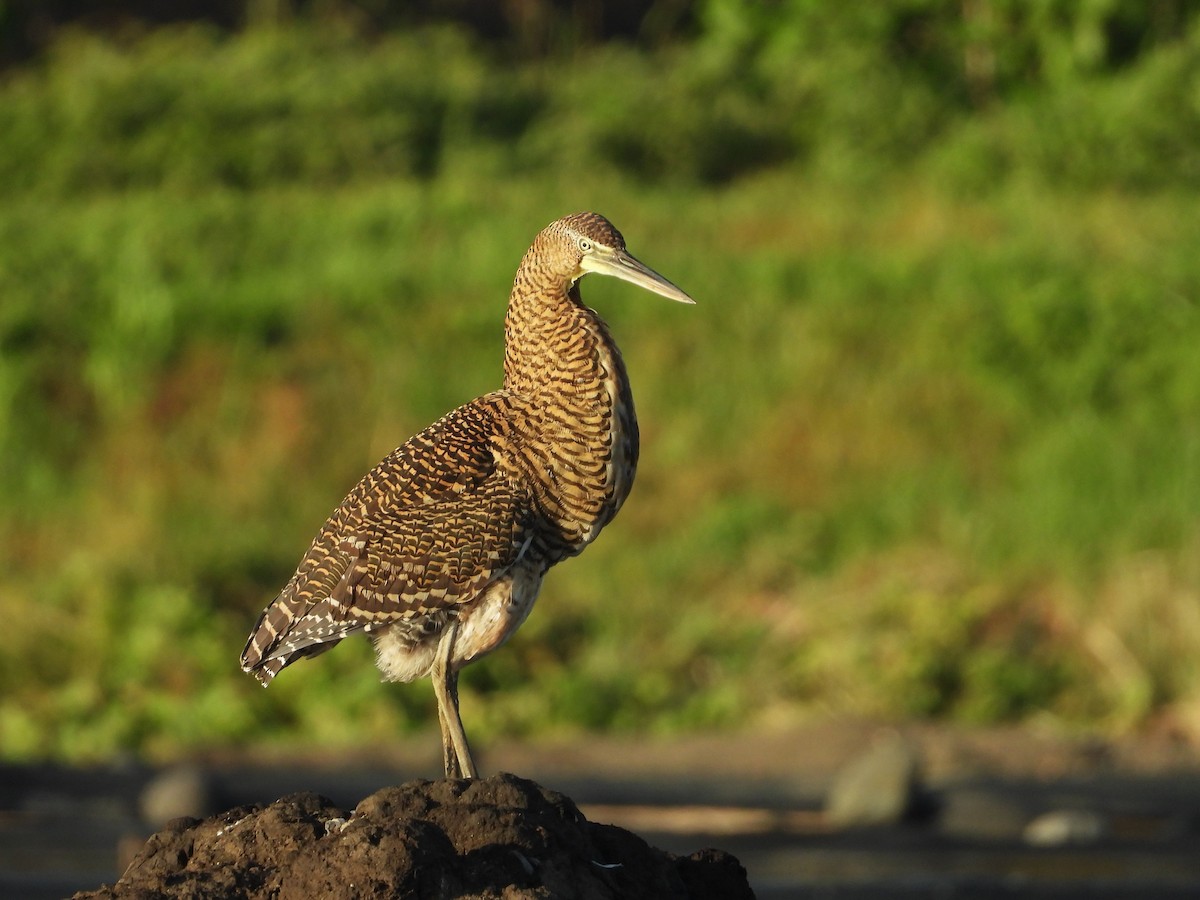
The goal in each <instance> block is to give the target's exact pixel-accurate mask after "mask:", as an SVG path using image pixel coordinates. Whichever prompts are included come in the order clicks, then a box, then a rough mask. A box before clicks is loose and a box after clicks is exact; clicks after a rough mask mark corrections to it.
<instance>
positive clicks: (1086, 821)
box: [1024, 809, 1108, 847]
mask: <svg viewBox="0 0 1200 900" xmlns="http://www.w3.org/2000/svg"><path fill="white" fill-rule="evenodd" d="M1107 831H1108V825H1107V823H1106V822H1105V821H1104V817H1103V816H1101V815H1100V814H1099V813H1097V812H1093V811H1092V810H1089V809H1052V810H1050V811H1049V812H1045V813H1042V814H1041V815H1040V816H1038V817H1037V818H1036V819H1034V820H1033V821H1032V822H1030V823H1029V824H1028V825H1027V826H1025V833H1024V838H1025V843H1027V844H1032V845H1033V846H1034V847H1080V846H1087V845H1089V844H1094V843H1096V842H1097V841H1099V840H1100V839H1101V838H1102V837H1104V835H1105V833H1106V832H1107Z"/></svg>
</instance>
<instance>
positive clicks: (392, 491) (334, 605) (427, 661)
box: [242, 213, 693, 778]
mask: <svg viewBox="0 0 1200 900" xmlns="http://www.w3.org/2000/svg"><path fill="white" fill-rule="evenodd" d="M589 272H596V273H599V274H604V275H613V276H615V277H617V278H621V279H623V280H625V281H629V282H631V283H633V284H636V285H638V286H640V287H643V288H646V289H647V290H650V291H653V292H654V293H657V294H660V295H662V296H664V297H668V298H670V299H672V300H678V301H680V302H683V303H691V302H693V301H692V300H691V298H690V297H688V296H687V295H686V294H685V293H683V291H681V290H680V289H679V288H677V287H675V285H673V284H671V283H670V282H669V281H667V280H666V279H665V278H663V277H662V276H660V275H658V274H657V273H655V272H653V271H652V270H650V269H648V268H646V267H645V266H644V265H642V264H641V263H640V262H638V261H637V260H636V259H634V258H633V257H632V256H630V255H629V253H628V252H627V251H626V250H625V241H624V239H623V238H622V237H621V234H620V233H619V232H618V231H617V230H616V229H615V228H613V226H612V225H611V224H610V223H609V222H608V220H607V219H605V218H604V217H603V216H600V215H598V214H596V213H578V214H576V215H572V216H567V217H565V218H562V219H559V220H558V221H557V222H554V223H552V224H550V225H549V226H547V227H546V228H545V229H543V230H542V232H541V233H540V234H538V236H537V238H536V239H535V240H534V242H533V245H532V246H531V247H530V248H529V251H528V252H527V253H526V254H525V258H524V259H523V260H522V261H521V265H520V268H518V269H517V275H516V278H515V279H514V281H513V288H512V293H511V294H510V296H509V302H508V315H507V316H506V318H505V323H504V335H505V346H504V387H503V388H502V389H501V390H498V391H494V392H493V393H490V394H485V395H484V396H482V397H478V398H476V399H475V400H472V401H471V402H470V403H467V404H464V405H463V406H460V407H459V408H458V409H456V410H454V411H453V412H451V413H448V414H447V415H446V416H443V417H442V418H441V419H440V420H438V421H437V422H435V423H434V424H432V425H430V426H429V427H428V428H426V429H425V430H424V431H422V432H421V433H420V434H418V435H416V436H415V437H413V438H411V439H409V440H408V441H407V442H406V443H405V444H404V445H403V446H401V447H398V448H396V450H394V451H392V453H391V454H389V455H388V456H387V458H385V459H384V460H383V462H381V463H380V464H379V465H377V466H376V467H375V468H374V469H372V470H371V471H370V472H369V473H367V475H366V476H365V477H364V478H363V479H362V481H360V482H359V483H358V485H357V486H356V487H355V488H354V490H352V491H351V492H350V494H349V496H347V497H346V499H345V500H343V501H342V504H341V506H339V507H338V508H337V509H336V510H335V511H334V513H333V515H332V516H330V518H329V521H327V522H326V523H325V525H324V527H323V528H322V529H321V531H320V532H319V533H318V534H317V537H316V539H315V540H314V541H313V543H312V546H311V547H310V548H309V550H308V553H306V554H305V556H304V558H303V559H302V560H301V561H300V566H299V568H297V569H296V573H295V574H294V575H293V576H292V579H291V581H289V582H288V584H287V586H286V587H285V588H284V589H283V591H282V592H281V593H280V594H279V596H278V597H276V598H275V600H274V601H273V602H272V603H271V605H270V606H268V607H267V608H266V609H265V610H263V613H262V615H261V616H260V617H259V620H258V623H257V624H256V625H255V627H254V631H253V632H251V634H250V638H249V640H248V641H247V642H246V647H245V649H244V650H243V651H242V668H243V669H244V670H245V671H247V672H250V673H252V674H253V675H254V676H255V677H256V678H258V680H259V681H261V682H262V683H263V685H264V686H265V685H268V684H270V683H271V679H272V678H274V677H275V676H276V675H278V674H279V672H280V670H281V669H283V668H284V667H286V666H288V665H290V664H291V663H293V662H295V661H296V660H298V659H302V658H304V657H306V656H315V655H316V654H318V653H323V652H325V651H326V650H329V649H330V648H332V647H333V646H334V645H335V644H337V642H338V641H340V640H341V639H342V638H344V637H348V636H349V635H352V634H355V633H357V632H364V633H366V634H369V635H370V636H371V638H372V640H373V641H374V643H375V650H376V658H377V662H378V665H379V668H380V670H381V671H382V672H383V676H384V679H385V680H387V681H412V680H413V679H416V678H421V677H423V676H425V675H431V676H432V678H433V683H434V690H435V693H436V694H437V700H438V717H439V720H440V722H441V729H442V748H443V756H444V761H445V766H446V775H447V776H448V777H469V778H473V777H475V775H476V769H475V765H474V762H473V761H472V759H471V753H470V749H469V747H468V745H467V740H466V734H465V733H464V731H463V727H462V720H461V719H460V717H459V712H458V690H457V683H458V671H459V670H460V669H461V668H462V667H463V666H464V665H466V664H467V663H469V662H472V661H474V660H476V659H479V658H480V657H482V656H483V655H485V654H487V653H489V652H491V651H492V650H494V649H496V648H497V647H498V646H500V644H502V643H503V642H504V641H505V640H506V639H507V638H508V636H509V635H511V634H512V633H513V632H514V631H515V630H516V629H517V628H518V627H519V626H520V624H521V623H522V622H523V621H524V620H525V617H526V616H527V615H528V614H529V610H530V609H531V608H532V607H533V603H534V601H535V600H536V599H537V594H538V589H539V588H540V586H541V582H542V576H543V575H545V573H546V570H547V569H549V568H550V567H551V566H552V565H554V564H555V563H557V562H559V561H561V560H563V559H566V558H567V557H570V556H575V555H576V554H578V553H579V552H581V551H582V550H583V548H584V547H586V546H587V545H588V544H589V543H591V541H592V540H593V539H594V538H595V537H596V535H597V534H599V533H600V530H601V529H602V528H603V527H604V526H605V525H607V524H608V523H609V522H610V521H611V520H612V518H613V516H615V515H616V513H617V510H619V509H620V508H621V504H622V503H624V502H625V498H626V497H627V496H628V494H629V489H630V487H631V486H632V484H633V476H634V472H635V470H636V468H637V460H638V427H637V418H636V416H635V415H634V410H633V396H632V394H631V393H630V390H629V382H628V379H627V378H626V375H625V365H624V363H623V362H622V360H621V353H620V351H619V350H618V349H617V345H616V344H615V343H614V342H613V339H612V337H611V336H610V335H609V333H608V328H607V326H605V324H604V322H603V321H602V320H601V319H600V317H599V316H598V315H597V314H596V313H595V312H594V311H593V310H591V309H589V308H587V307H586V306H584V305H583V301H582V300H581V299H580V295H579V285H578V281H579V279H580V278H581V277H583V276H584V275H586V274H588V273H589Z"/></svg>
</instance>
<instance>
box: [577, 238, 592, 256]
mask: <svg viewBox="0 0 1200 900" xmlns="http://www.w3.org/2000/svg"><path fill="white" fill-rule="evenodd" d="M579 249H580V250H582V251H583V252H584V253H587V252H588V251H590V250H591V249H592V242H591V241H589V240H588V239H587V238H580V239H579Z"/></svg>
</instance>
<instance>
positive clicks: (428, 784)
mask: <svg viewBox="0 0 1200 900" xmlns="http://www.w3.org/2000/svg"><path fill="white" fill-rule="evenodd" d="M75 896H76V900H83V898H98V900H99V898H104V900H108V898H112V900H116V898H143V897H156V898H157V897H165V898H173V897H179V898H183V897H186V898H189V900H203V898H214V900H215V898H244V900H258V898H268V897H270V898H278V900H291V898H295V900H299V898H307V897H330V898H358V897H423V898H424V897H429V898H438V897H447V898H449V897H455V898H479V900H484V898H487V900H493V898H495V900H499V898H502V897H503V898H504V900H519V898H559V897H562V898H578V900H608V898H614V900H615V898H642V897H644V898H652V897H653V898H660V897H661V898H680V900H688V898H692V900H702V898H714V900H715V898H718V897H719V898H731V900H737V898H752V897H753V896H754V895H753V893H752V892H751V890H750V887H749V884H748V882H747V880H746V871H745V869H743V868H742V866H741V864H740V863H739V862H738V861H737V860H736V859H735V858H734V857H732V856H730V855H729V854H728V853H725V852H723V851H720V850H705V851H700V852H697V853H694V854H692V855H691V856H689V857H676V856H672V855H671V854H669V853H666V852H664V851H662V850H657V849H655V848H654V847H651V846H650V845H649V844H647V843H646V842H645V841H643V840H642V839H641V838H640V837H638V836H637V835H634V834H632V833H630V832H628V831H625V830H624V829H621V828H617V827H615V826H611V825H599V824H596V823H593V822H589V821H587V819H585V818H584V816H583V815H582V814H581V813H580V812H579V810H578V808H577V807H576V806H575V804H574V803H573V802H572V801H571V800H570V799H568V798H567V797H564V796H563V795H561V794H558V793H555V792H554V791H549V790H546V789H545V788H541V787H539V786H538V785H536V784H534V783H533V782H531V781H526V780H524V779H521V778H517V777H515V776H513V775H497V776H494V777H492V778H487V779H484V780H474V781H468V780H440V781H413V782H409V783H408V784H405V785H401V786H399V787H391V788H384V789H383V790H380V791H377V792H376V793H374V794H372V795H370V796H369V797H367V798H366V799H364V800H363V801H362V802H361V803H359V804H358V806H357V807H356V808H355V809H354V811H353V812H347V811H345V810H341V809H338V808H337V807H335V806H334V805H333V803H332V802H331V801H330V800H327V799H326V798H324V797H321V796H319V795H317V794H312V793H301V794H293V795H290V796H287V797H284V798H282V799H280V800H277V801H275V802H274V803H272V804H270V805H269V806H265V807H262V806H248V807H240V808H237V809H233V810H230V811H228V812H225V813H222V814H220V815H217V816H213V817H212V818H209V819H205V820H198V819H195V818H182V819H176V820H175V821H173V822H171V823H168V824H167V826H166V827H165V828H164V829H163V830H162V831H160V832H158V833H157V834H155V835H153V836H152V837H151V838H150V839H149V840H148V841H147V842H146V845H145V846H144V847H143V848H142V851H141V852H140V853H139V854H138V855H137V857H136V858H135V859H134V861H133V863H132V864H131V865H130V867H129V868H128V869H127V870H126V872H125V874H124V875H123V876H122V877H121V879H120V881H118V882H117V883H116V884H115V885H112V886H105V887H101V888H100V889H99V890H96V891H93V892H90V893H81V894H76V895H75Z"/></svg>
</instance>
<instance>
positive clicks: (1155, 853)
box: [0, 764, 1200, 900]
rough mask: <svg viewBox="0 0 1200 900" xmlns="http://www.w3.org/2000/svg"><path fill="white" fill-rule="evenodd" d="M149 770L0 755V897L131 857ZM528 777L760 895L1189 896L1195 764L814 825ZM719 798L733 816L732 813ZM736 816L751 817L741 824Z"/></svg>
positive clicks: (723, 797)
mask: <svg viewBox="0 0 1200 900" xmlns="http://www.w3.org/2000/svg"><path fill="white" fill-rule="evenodd" d="M197 771H199V772H200V774H201V776H202V779H203V783H204V785H205V786H206V790H207V803H208V804H209V805H210V806H211V807H213V809H212V811H214V812H215V811H218V810H220V809H226V808H229V807H231V806H236V805H240V804H243V803H251V802H260V801H261V802H267V801H271V800H274V799H276V798H277V797H280V796H283V795H285V794H287V793H291V792H293V791H297V790H315V791H317V792H319V793H322V794H325V795H326V796H328V797H330V798H331V799H332V800H334V802H335V803H337V804H338V805H340V806H343V807H346V808H352V807H353V806H354V805H355V804H356V803H357V802H358V801H359V800H360V799H362V798H363V797H364V796H366V795H367V794H369V793H371V792H373V791H375V790H376V789H378V788H380V787H383V786H386V785H390V784H398V783H401V782H403V781H406V780H408V779H410V778H413V777H416V776H425V777H428V776H429V775H431V774H432V773H429V772H412V771H408V772H406V771H401V770H398V769H391V768H383V767H379V768H366V769H364V768H361V767H357V768H354V769H353V770H351V771H336V770H331V769H329V768H279V767H274V768H264V767H258V768H255V767H238V766H220V767H211V766H210V767H204V768H202V769H200V770H197ZM159 774H160V773H158V772H157V771H155V770H153V769H151V768H148V767H144V766H139V765H134V764H130V765H126V766H114V767H105V768H96V769H88V770H84V769H70V768H63V767H57V766H48V765H47V766H13V765H9V766H0V897H3V898H7V897H13V898H26V900H39V898H55V897H64V896H69V895H70V894H71V893H72V892H74V891H76V890H83V889H91V888H95V887H97V886H99V885H100V884H101V883H102V882H112V881H114V880H115V879H116V878H117V877H118V875H119V872H118V857H119V853H120V852H122V851H121V850H119V847H120V846H121V844H122V841H124V850H123V852H125V853H126V854H128V853H129V852H130V849H131V848H136V846H137V845H138V843H139V841H140V840H141V839H143V838H144V837H145V836H147V835H148V834H149V833H150V832H151V831H152V830H153V827H152V826H150V825H148V824H146V823H145V822H143V821H142V820H141V819H140V817H139V798H141V797H142V796H143V792H144V791H145V789H146V786H147V785H148V784H150V783H151V781H152V780H153V779H155V778H156V777H157V776H158V775H159ZM533 777H535V778H537V776H536V774H534V776H533ZM537 780H539V781H541V782H542V783H543V784H545V785H546V786H547V787H550V788H553V789H555V790H558V791H561V792H562V793H565V794H567V795H568V796H570V797H572V798H573V799H574V800H575V801H576V803H577V804H579V805H580V806H581V807H583V809H584V812H585V813H587V814H588V816H589V818H592V819H594V820H598V821H611V822H614V823H615V824H618V825H624V826H626V827H629V828H630V829H631V830H635V831H637V832H638V833H639V834H641V835H642V836H643V837H644V838H646V839H647V840H648V841H649V842H650V843H651V844H654V845H655V846H658V847H661V848H663V849H665V850H669V851H672V852H676V853H690V852H692V851H693V850H696V849H699V848H702V847H707V846H715V847H720V848H722V849H725V850H728V851H729V852H731V853H733V854H734V855H735V856H737V857H738V858H739V859H740V860H741V861H742V863H743V865H745V867H746V869H747V871H748V872H749V874H750V881H751V884H752V885H753V886H754V888H755V891H756V893H757V894H758V896H759V897H760V898H764V900H777V898H785V897H787V898H790V897H799V898H830V900H841V898H867V897H900V898H916V897H931V898H933V897H936V898H959V897H972V898H976V897H977V898H991V897H996V898H1015V897H1034V898H1039V897H1045V898H1085V897H1099V898H1157V897H1163V898H1183V897H1189V898H1198V900H1200V774H1197V775H1173V776H1169V777H1168V776H1161V777H1153V778H1150V777H1142V778H1138V777H1131V776H1118V775H1108V776H1095V777H1089V778H1086V779H1077V780H1074V781H1056V782H1049V783H1045V782H1036V781H1032V780H1027V781H1018V780H1008V781H1005V780H1000V779H986V778H976V779H973V780H971V781H961V782H958V783H956V784H946V785H939V786H937V787H936V789H931V790H930V791H929V794H928V796H927V797H926V802H925V804H924V809H923V810H922V811H921V814H920V815H918V816H916V817H915V818H914V819H911V820H909V821H906V822H903V823H899V824H895V825H892V826H889V827H876V828H871V829H861V830H851V831H842V832H833V831H829V830H828V829H826V828H825V827H824V826H823V825H822V824H821V820H820V817H819V815H818V813H817V811H818V810H819V808H820V805H821V799H822V797H821V793H820V790H819V786H814V785H812V784H809V785H804V784H800V783H797V782H789V781H785V780H781V779H774V780H770V779H759V780H753V779H746V780H737V779H729V778H721V779H703V778H695V777H689V776H688V775H687V774H686V773H681V774H680V775H678V776H677V777H673V778H656V779H653V780H639V779H636V778H631V779H627V780H622V779H614V778H611V777H605V778H593V777H588V776H587V775H576V776H572V777H569V778H559V779H540V778H538V779H537ZM1064 809H1065V810H1075V811H1084V812H1086V813H1087V814H1088V815H1089V816H1091V817H1092V818H1093V819H1094V820H1095V821H1097V822H1101V823H1103V829H1102V831H1101V832H1100V833H1097V834H1092V835H1086V836H1082V837H1081V836H1076V837H1075V839H1074V842H1071V841H1068V842H1067V843H1064V844H1060V845H1058V846H1049V847H1040V846H1031V845H1030V844H1029V843H1027V842H1026V841H1025V840H1023V839H1022V837H1021V834H1020V831H1019V829H1014V828H1012V827H1009V825H1007V824H1006V823H1007V822H1008V821H1009V820H1011V821H1012V822H1017V823H1019V822H1022V821H1027V820H1028V819H1030V818H1032V817H1034V816H1036V815H1038V814H1039V813H1041V812H1045V811H1047V810H1064ZM722 810H734V811H736V812H737V815H735V816H733V817H732V819H728V818H727V817H724V816H723V815H722ZM952 813H953V815H952ZM601 816H603V818H601ZM739 817H740V818H739ZM741 820H745V821H746V823H747V827H746V828H745V830H743V831H740V832H739V831H738V830H737V829H736V825H737V822H738V821H741ZM730 821H732V822H733V824H734V826H735V827H734V829H733V830H730V827H729V823H730ZM714 823H717V824H719V825H720V826H721V827H719V828H714V827H713V825H714Z"/></svg>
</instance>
